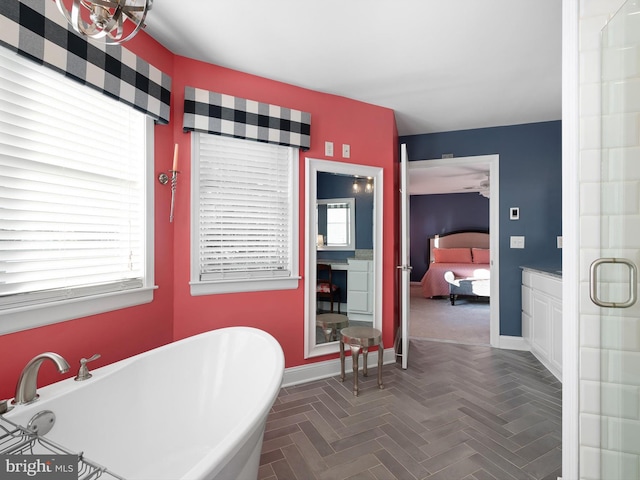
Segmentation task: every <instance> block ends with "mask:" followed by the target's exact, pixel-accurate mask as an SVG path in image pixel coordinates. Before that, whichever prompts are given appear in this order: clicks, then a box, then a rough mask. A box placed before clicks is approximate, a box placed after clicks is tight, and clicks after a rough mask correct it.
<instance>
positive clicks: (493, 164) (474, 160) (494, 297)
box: [407, 154, 505, 348]
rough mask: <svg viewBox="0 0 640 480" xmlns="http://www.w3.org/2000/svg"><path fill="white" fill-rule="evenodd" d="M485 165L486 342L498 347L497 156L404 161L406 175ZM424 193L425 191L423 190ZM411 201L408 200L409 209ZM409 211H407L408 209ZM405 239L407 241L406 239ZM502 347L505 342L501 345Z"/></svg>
mask: <svg viewBox="0 0 640 480" xmlns="http://www.w3.org/2000/svg"><path fill="white" fill-rule="evenodd" d="M477 164H488V165H489V181H490V185H489V192H490V193H489V235H490V237H489V245H490V249H491V267H490V269H491V280H490V289H491V302H490V304H489V312H490V313H489V315H490V321H489V343H490V344H491V346H492V347H498V348H499V347H500V346H501V345H500V282H499V280H500V278H499V274H498V272H499V271H500V155H497V154H495V155H478V156H473V157H456V158H444V159H441V158H438V159H434V160H416V161H412V162H408V169H409V175H408V176H409V178H411V172H412V171H415V170H418V169H420V170H422V169H425V168H434V167H442V166H451V165H477ZM425 194H427V192H425ZM410 208H411V202H409V209H410ZM409 211H410V210H409ZM407 241H408V242H409V241H410V240H409V239H407ZM503 346H505V345H503Z"/></svg>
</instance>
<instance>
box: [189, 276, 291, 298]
mask: <svg viewBox="0 0 640 480" xmlns="http://www.w3.org/2000/svg"><path fill="white" fill-rule="evenodd" d="M301 278H302V277H289V278H276V279H273V278H270V279H268V280H267V279H264V278H261V279H255V280H247V279H239V280H233V281H223V282H190V284H189V285H190V286H191V296H193V297H197V296H200V295H215V294H218V293H243V292H262V291H273V290H295V289H296V288H298V283H299V280H300V279H301Z"/></svg>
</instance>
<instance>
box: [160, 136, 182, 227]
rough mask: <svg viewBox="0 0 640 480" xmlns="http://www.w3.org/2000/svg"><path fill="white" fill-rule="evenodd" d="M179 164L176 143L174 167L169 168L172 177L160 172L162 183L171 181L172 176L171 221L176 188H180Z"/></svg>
mask: <svg viewBox="0 0 640 480" xmlns="http://www.w3.org/2000/svg"><path fill="white" fill-rule="evenodd" d="M177 165H178V144H177V143H176V146H175V150H174V152H173V169H172V170H169V173H170V174H171V177H169V175H167V174H166V173H164V172H161V173H159V174H158V182H160V183H161V184H162V185H166V184H167V183H169V178H171V211H170V212H169V222H170V223H171V222H173V208H174V205H175V201H176V189H177V188H178V174H179V173H180V172H179V171H178V170H177V169H176V167H177Z"/></svg>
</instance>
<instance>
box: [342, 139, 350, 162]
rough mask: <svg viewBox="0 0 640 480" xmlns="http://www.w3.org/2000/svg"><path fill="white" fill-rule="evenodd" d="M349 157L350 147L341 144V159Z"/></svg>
mask: <svg viewBox="0 0 640 480" xmlns="http://www.w3.org/2000/svg"><path fill="white" fill-rule="evenodd" d="M350 156H351V146H350V145H349V144H348V143H343V144H342V158H349V157H350Z"/></svg>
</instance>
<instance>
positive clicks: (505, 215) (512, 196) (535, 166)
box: [399, 121, 562, 336]
mask: <svg viewBox="0 0 640 480" xmlns="http://www.w3.org/2000/svg"><path fill="white" fill-rule="evenodd" d="M561 128H562V125H561V122H560V121H553V122H541V123H532V124H525V125H513V126H507V127H493V128H481V129H475V130H461V131H457V132H444V133H433V134H425V135H411V136H405V137H400V138H399V142H400V143H401V144H402V143H405V144H406V145H407V153H408V157H409V159H410V160H428V159H436V158H442V155H443V154H448V153H452V154H453V155H454V156H455V157H468V156H474V155H490V154H498V155H500V186H499V188H500V205H499V212H500V239H499V242H500V271H499V272H498V275H499V283H500V334H501V335H513V336H520V335H521V334H522V323H521V303H522V300H521V289H520V284H521V270H520V266H522V265H530V266H545V267H547V266H550V267H553V268H557V269H560V268H561V264H562V252H561V250H560V249H558V248H557V245H556V237H557V236H558V235H562V136H561ZM510 207H520V220H509V208H510ZM512 235H523V236H525V248H524V249H511V248H509V237H511V236H512Z"/></svg>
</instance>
